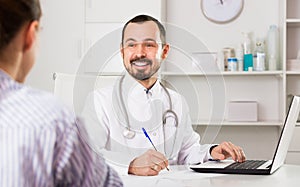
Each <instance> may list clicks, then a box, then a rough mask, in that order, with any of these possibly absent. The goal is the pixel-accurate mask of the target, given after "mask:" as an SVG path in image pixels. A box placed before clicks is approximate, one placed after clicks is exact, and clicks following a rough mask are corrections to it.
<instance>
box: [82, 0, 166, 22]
mask: <svg viewBox="0 0 300 187" xmlns="http://www.w3.org/2000/svg"><path fill="white" fill-rule="evenodd" d="M165 6H166V1H165V0H142V1H141V0H126V1H124V0H109V1H108V0H86V6H85V7H86V9H85V12H86V13H85V14H86V17H85V20H86V22H88V23H95V22H104V23H105V22H108V23H112V22H113V23H120V22H126V21H128V20H129V19H131V18H132V17H134V16H135V15H137V14H149V15H151V16H153V17H155V18H158V19H161V20H165V9H166V7H165Z"/></svg>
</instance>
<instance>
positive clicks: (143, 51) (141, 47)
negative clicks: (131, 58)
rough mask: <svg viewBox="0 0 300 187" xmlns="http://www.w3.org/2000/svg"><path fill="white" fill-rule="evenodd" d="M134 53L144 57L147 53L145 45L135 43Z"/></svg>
mask: <svg viewBox="0 0 300 187" xmlns="http://www.w3.org/2000/svg"><path fill="white" fill-rule="evenodd" d="M135 55H136V57H138V58H144V57H146V56H147V53H146V49H145V46H144V45H142V44H140V45H137V47H136V50H135Z"/></svg>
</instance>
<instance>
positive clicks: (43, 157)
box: [0, 69, 122, 187]
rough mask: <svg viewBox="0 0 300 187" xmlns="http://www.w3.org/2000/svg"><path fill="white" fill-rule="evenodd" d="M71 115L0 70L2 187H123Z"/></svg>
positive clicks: (0, 162)
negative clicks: (93, 149) (91, 146)
mask: <svg viewBox="0 0 300 187" xmlns="http://www.w3.org/2000/svg"><path fill="white" fill-rule="evenodd" d="M86 137H87V136H86V131H85V129H84V128H83V126H82V125H81V123H80V120H78V119H77V118H76V117H75V115H74V114H73V113H72V112H70V111H69V110H67V109H66V108H65V107H63V106H62V105H61V104H59V102H58V101H57V100H56V99H55V98H54V97H53V96H52V95H51V94H49V93H45V92H42V91H38V90H35V89H32V88H29V87H26V86H24V85H23V84H19V83H17V82H15V81H14V80H13V79H11V78H10V77H9V76H8V75H7V74H5V73H4V72H3V71H1V69H0V186H1V187H20V186H26V187H27V186H28V187H35V186H36V187H40V186H42V187H51V186H88V187H92V186H97V187H100V186H122V182H121V180H120V178H119V176H118V175H117V173H116V172H115V171H114V170H113V169H112V168H111V167H109V166H108V165H107V164H106V163H105V161H104V159H103V158H102V157H101V156H99V155H97V154H95V152H93V151H92V150H91V149H90V147H89V146H88V144H86V141H85V140H87V138H86Z"/></svg>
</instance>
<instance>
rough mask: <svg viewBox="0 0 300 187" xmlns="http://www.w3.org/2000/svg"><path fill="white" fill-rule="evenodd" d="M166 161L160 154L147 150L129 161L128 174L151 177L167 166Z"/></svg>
mask: <svg viewBox="0 0 300 187" xmlns="http://www.w3.org/2000/svg"><path fill="white" fill-rule="evenodd" d="M168 164H169V163H168V159H167V158H166V157H165V156H164V155H163V154H162V153H160V152H158V151H155V150H153V149H149V150H148V151H146V152H145V153H144V154H142V155H141V156H139V157H136V158H135V159H134V160H133V161H131V163H130V165H129V168H128V174H133V175H141V176H153V175H158V173H159V172H160V171H161V170H163V169H165V168H166V166H168Z"/></svg>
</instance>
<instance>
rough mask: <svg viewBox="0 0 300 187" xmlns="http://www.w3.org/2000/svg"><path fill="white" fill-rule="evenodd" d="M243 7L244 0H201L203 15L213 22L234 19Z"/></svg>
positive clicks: (226, 21) (224, 21)
mask: <svg viewBox="0 0 300 187" xmlns="http://www.w3.org/2000/svg"><path fill="white" fill-rule="evenodd" d="M243 8H244V0H201V10H202V13H203V14H204V16H205V17H206V18H207V19H208V20H210V21H212V22H214V23H228V22H230V21H233V20H234V19H236V18H237V17H238V16H239V15H240V14H241V12H242V10H243Z"/></svg>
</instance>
